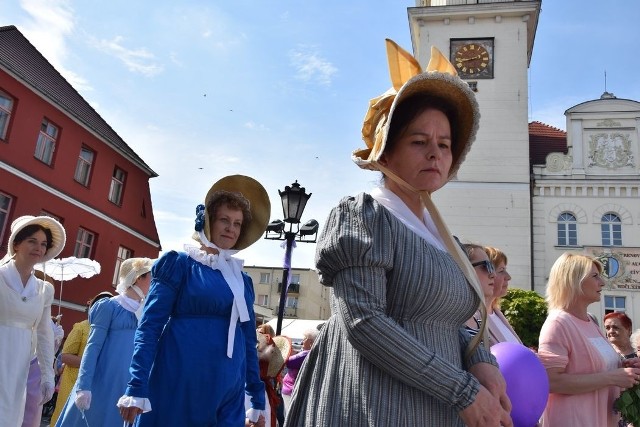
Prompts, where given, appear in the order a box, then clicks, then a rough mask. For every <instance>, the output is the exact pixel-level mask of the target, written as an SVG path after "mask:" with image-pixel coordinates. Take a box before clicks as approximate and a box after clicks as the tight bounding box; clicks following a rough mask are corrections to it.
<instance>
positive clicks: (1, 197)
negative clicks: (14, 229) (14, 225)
mask: <svg viewBox="0 0 640 427" xmlns="http://www.w3.org/2000/svg"><path fill="white" fill-rule="evenodd" d="M11 206H13V197H11V196H10V195H8V194H7V193H3V192H0V242H3V241H4V235H5V230H7V231H9V228H10V226H11V224H9V212H11Z"/></svg>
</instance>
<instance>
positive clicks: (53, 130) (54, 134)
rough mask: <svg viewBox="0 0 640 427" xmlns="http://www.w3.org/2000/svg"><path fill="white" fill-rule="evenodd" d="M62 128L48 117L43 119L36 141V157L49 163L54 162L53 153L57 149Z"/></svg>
mask: <svg viewBox="0 0 640 427" xmlns="http://www.w3.org/2000/svg"><path fill="white" fill-rule="evenodd" d="M59 134H60V129H59V128H58V126H56V125H55V124H53V123H52V122H50V121H49V120H47V119H43V120H42V124H41V125H40V133H39V134H38V140H37V141H36V151H35V153H34V154H33V155H34V157H35V158H36V159H38V160H40V161H41V162H43V163H46V164H47V165H51V163H52V162H53V153H54V152H55V151H56V142H57V139H58V135H59Z"/></svg>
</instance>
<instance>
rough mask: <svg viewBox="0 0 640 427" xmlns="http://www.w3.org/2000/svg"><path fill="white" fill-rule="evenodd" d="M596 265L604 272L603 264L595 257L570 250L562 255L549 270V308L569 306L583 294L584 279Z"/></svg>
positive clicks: (547, 298)
mask: <svg viewBox="0 0 640 427" xmlns="http://www.w3.org/2000/svg"><path fill="white" fill-rule="evenodd" d="M594 265H595V266H596V268H597V269H598V272H599V273H602V264H600V262H598V261H597V260H596V259H595V258H592V257H590V256H587V255H580V254H573V253H570V252H565V253H563V254H562V255H560V257H559V258H558V259H557V260H556V262H555V263H553V266H552V267H551V271H550V272H549V281H548V282H547V290H546V300H547V304H548V305H549V309H550V310H552V309H560V310H566V309H567V308H569V305H570V304H571V303H572V302H573V301H574V300H575V299H576V298H577V297H578V295H582V286H581V285H582V281H583V280H584V279H585V278H586V277H587V276H588V275H589V273H590V272H591V268H592V267H593V266H594Z"/></svg>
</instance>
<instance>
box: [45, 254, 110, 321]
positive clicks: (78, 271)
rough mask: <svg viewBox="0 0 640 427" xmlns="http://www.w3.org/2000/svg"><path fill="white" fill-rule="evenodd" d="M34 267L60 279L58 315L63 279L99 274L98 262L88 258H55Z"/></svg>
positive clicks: (53, 277)
mask: <svg viewBox="0 0 640 427" xmlns="http://www.w3.org/2000/svg"><path fill="white" fill-rule="evenodd" d="M36 269H38V270H40V271H42V272H43V273H45V274H46V275H47V276H49V277H51V278H52V279H54V280H59V281H60V299H59V303H58V315H60V308H61V306H62V285H63V284H64V281H65V280H71V279H75V278H76V277H78V276H80V277H83V278H85V279H88V278H89V277H92V276H95V275H96V274H100V263H99V262H98V261H94V260H92V259H89V258H76V257H74V256H72V257H68V258H56V259H52V260H50V261H47V262H46V263H45V264H44V268H43V265H42V264H38V265H36Z"/></svg>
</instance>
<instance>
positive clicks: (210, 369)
mask: <svg viewBox="0 0 640 427" xmlns="http://www.w3.org/2000/svg"><path fill="white" fill-rule="evenodd" d="M270 213H271V208H270V203H269V196H268V195H267V192H266V191H265V189H264V188H263V187H262V185H260V183H258V182H257V181H256V180H254V179H253V178H249V177H247V176H242V175H233V176H228V177H225V178H222V179H221V180H219V181H218V182H216V183H215V184H214V185H213V186H212V187H211V189H210V190H209V192H208V193H207V196H206V198H205V203H204V205H199V206H198V207H197V208H196V227H195V229H196V233H195V234H194V236H193V238H194V239H195V240H196V241H197V242H198V244H197V245H185V251H184V252H176V251H171V252H168V253H166V254H165V255H163V256H162V257H161V258H160V259H159V260H158V261H157V263H156V264H155V265H154V267H153V270H152V274H153V281H152V282H151V289H150V291H149V298H148V301H147V304H146V306H145V309H144V313H143V315H142V320H141V323H140V327H139V328H138V331H137V332H136V337H135V352H134V354H133V359H132V361H131V368H130V372H131V379H130V380H129V384H128V386H127V388H126V391H125V395H124V396H122V397H121V398H120V400H119V402H118V406H119V407H120V412H121V414H122V418H123V419H124V420H125V421H127V422H133V421H134V419H135V418H136V416H137V415H138V414H141V413H142V415H140V416H139V417H138V418H137V420H136V422H137V424H136V425H137V426H159V425H166V426H185V427H186V426H198V427H200V426H216V427H226V426H229V427H238V426H242V425H244V424H245V417H246V418H249V420H250V421H251V422H256V421H259V417H260V415H262V411H264V408H265V406H264V405H265V401H264V400H265V398H264V384H263V383H262V381H261V380H260V375H259V370H258V358H257V352H256V330H255V329H256V326H255V325H256V324H255V314H254V312H253V302H254V299H255V298H254V291H253V283H252V281H251V279H250V278H249V276H248V275H246V274H244V273H242V272H241V269H242V266H243V261H242V260H240V259H237V258H235V257H233V255H234V254H235V253H236V252H237V251H238V250H241V249H244V248H246V247H248V246H249V245H251V244H253V243H254V242H255V241H256V240H258V239H259V238H260V237H261V236H262V234H263V233H264V231H265V229H266V226H267V223H268V221H269V214H270ZM245 392H246V393H247V394H248V395H249V396H251V402H252V408H251V409H249V410H248V411H247V412H246V413H245V409H244V400H245ZM260 420H262V418H260ZM258 425H260V424H258Z"/></svg>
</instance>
